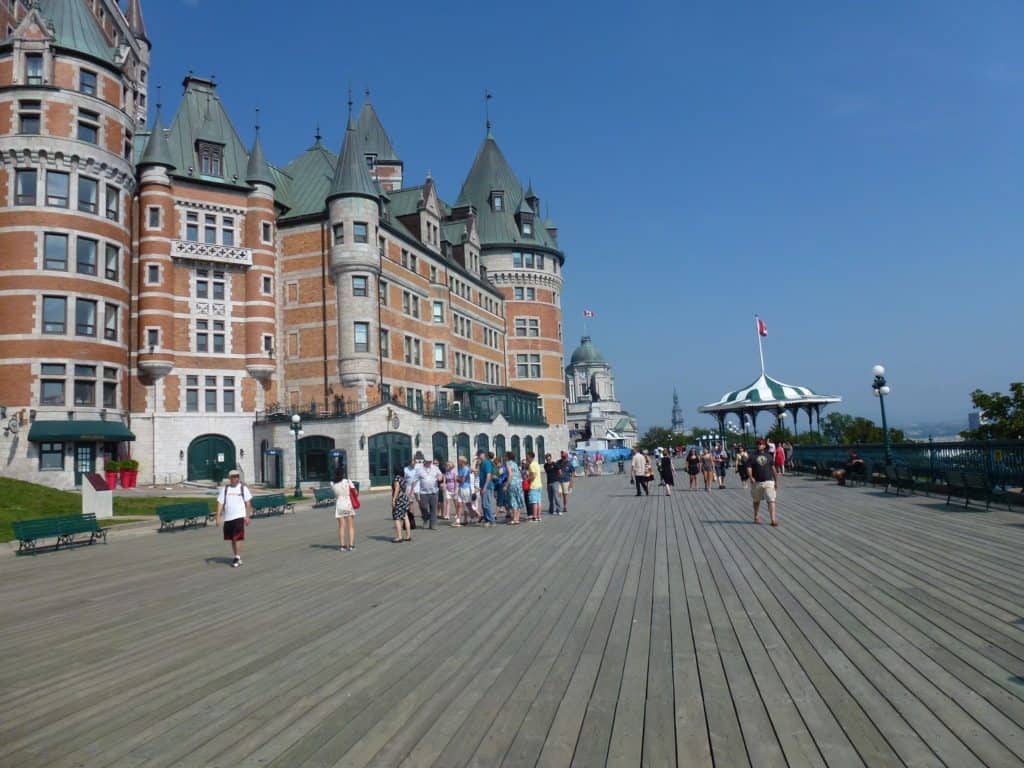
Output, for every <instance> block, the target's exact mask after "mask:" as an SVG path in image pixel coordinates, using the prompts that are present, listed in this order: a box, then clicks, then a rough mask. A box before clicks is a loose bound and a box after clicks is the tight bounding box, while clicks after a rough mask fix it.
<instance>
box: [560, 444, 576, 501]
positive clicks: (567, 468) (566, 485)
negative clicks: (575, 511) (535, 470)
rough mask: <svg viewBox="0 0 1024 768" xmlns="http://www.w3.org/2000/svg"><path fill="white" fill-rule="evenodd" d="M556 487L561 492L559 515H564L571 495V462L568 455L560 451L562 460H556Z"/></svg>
mask: <svg viewBox="0 0 1024 768" xmlns="http://www.w3.org/2000/svg"><path fill="white" fill-rule="evenodd" d="M558 470H559V476H558V485H559V487H560V489H561V491H562V508H561V510H559V513H558V514H560V515H564V514H565V513H566V512H568V511H569V494H570V493H572V476H573V468H572V460H571V459H570V458H569V454H568V453H567V452H565V451H562V458H560V459H559V460H558Z"/></svg>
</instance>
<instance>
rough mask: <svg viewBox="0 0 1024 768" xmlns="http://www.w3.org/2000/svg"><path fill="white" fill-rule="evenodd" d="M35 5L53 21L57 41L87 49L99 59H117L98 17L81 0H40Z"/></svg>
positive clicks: (70, 48)
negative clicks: (98, 21) (101, 29)
mask: <svg viewBox="0 0 1024 768" xmlns="http://www.w3.org/2000/svg"><path fill="white" fill-rule="evenodd" d="M36 7H37V8H38V9H39V12H40V13H41V14H42V15H43V18H45V19H46V20H47V21H49V22H50V23H51V24H52V25H53V34H54V38H55V41H56V43H57V45H59V46H60V47H61V48H67V49H69V50H72V51H77V52H78V53H84V54H86V55H87V56H91V57H93V58H95V59H99V60H100V61H103V62H106V63H107V64H110V65H111V66H112V67H116V66H117V65H116V64H115V63H114V51H113V49H112V48H111V47H110V46H109V45H108V44H107V41H106V39H105V38H104V37H103V33H102V32H101V31H100V28H99V25H98V24H97V23H96V19H95V18H93V15H92V14H91V13H90V12H89V10H88V9H87V8H86V5H85V3H83V2H82V1H81V0H38V2H37V3H36Z"/></svg>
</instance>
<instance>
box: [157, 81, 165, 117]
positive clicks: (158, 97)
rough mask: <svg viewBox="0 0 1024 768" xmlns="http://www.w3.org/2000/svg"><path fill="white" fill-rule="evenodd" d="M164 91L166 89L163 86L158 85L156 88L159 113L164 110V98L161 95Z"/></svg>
mask: <svg viewBox="0 0 1024 768" xmlns="http://www.w3.org/2000/svg"><path fill="white" fill-rule="evenodd" d="M163 89H164V87H163V86H162V85H158V86H157V87H156V109H157V112H159V111H160V110H161V108H163V106H164V105H163V96H162V95H161V94H162V93H163Z"/></svg>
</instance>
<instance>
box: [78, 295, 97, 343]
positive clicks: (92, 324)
mask: <svg viewBox="0 0 1024 768" xmlns="http://www.w3.org/2000/svg"><path fill="white" fill-rule="evenodd" d="M96 306H97V302H96V300H95V299H83V298H81V297H79V298H76V299H75V335H76V336H95V335H96V311H97V310H96Z"/></svg>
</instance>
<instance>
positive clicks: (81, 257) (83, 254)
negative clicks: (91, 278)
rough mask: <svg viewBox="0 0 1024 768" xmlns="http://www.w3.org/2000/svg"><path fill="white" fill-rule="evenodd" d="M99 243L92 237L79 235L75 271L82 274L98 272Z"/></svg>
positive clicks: (76, 246) (76, 244) (76, 245)
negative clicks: (97, 253) (97, 255)
mask: <svg viewBox="0 0 1024 768" xmlns="http://www.w3.org/2000/svg"><path fill="white" fill-rule="evenodd" d="M98 249H99V243H98V242H97V241H95V240H93V239H92V238H88V237H81V236H79V237H78V238H77V239H76V242H75V271H76V272H78V274H80V275H95V274H96V252H97V250H98Z"/></svg>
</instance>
